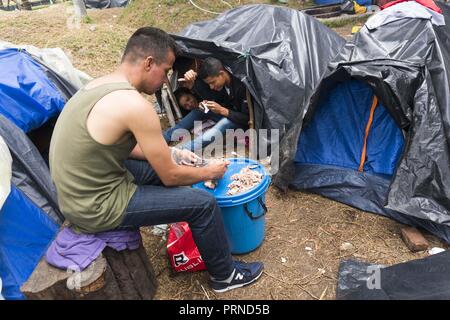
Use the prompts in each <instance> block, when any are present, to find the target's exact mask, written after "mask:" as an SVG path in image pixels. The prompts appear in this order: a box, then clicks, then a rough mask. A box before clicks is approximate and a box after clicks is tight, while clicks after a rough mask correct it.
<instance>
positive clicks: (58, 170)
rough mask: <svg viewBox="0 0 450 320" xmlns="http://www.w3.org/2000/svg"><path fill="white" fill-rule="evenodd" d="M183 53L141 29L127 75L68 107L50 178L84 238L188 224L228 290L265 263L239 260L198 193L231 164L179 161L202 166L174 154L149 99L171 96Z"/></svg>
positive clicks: (208, 201) (211, 201) (127, 59)
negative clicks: (164, 91)
mask: <svg viewBox="0 0 450 320" xmlns="http://www.w3.org/2000/svg"><path fill="white" fill-rule="evenodd" d="M176 53H177V48H176V44H175V42H174V40H173V39H172V38H171V37H170V36H169V35H168V34H167V33H165V32H164V31H162V30H159V29H156V28H151V27H145V28H141V29H139V30H137V31H136V32H135V33H134V34H133V35H132V36H131V38H130V39H129V41H128V43H127V45H126V48H125V52H124V54H123V57H122V62H121V64H120V65H119V67H118V68H117V70H116V71H114V72H113V73H111V74H109V75H106V76H104V77H101V78H98V79H95V80H93V81H91V82H90V83H89V84H87V85H86V86H85V87H84V88H82V89H80V90H79V91H78V92H77V93H76V94H75V95H74V96H73V97H72V98H71V99H70V100H69V101H68V102H67V104H66V106H65V107H64V110H63V111H62V113H61V115H60V116H59V118H58V120H57V123H56V125H55V129H54V132H53V136H52V139H51V143H50V155H49V160H50V172H51V176H52V180H53V181H54V183H55V186H56V189H57V195H58V203H59V206H60V209H61V211H62V213H63V214H64V216H65V217H66V219H67V220H69V221H70V222H71V224H72V226H73V229H74V230H75V231H77V232H81V233H97V232H102V231H108V230H121V229H124V230H129V229H138V228H139V227H140V226H149V225H157V224H167V223H173V222H179V221H187V222H188V223H189V226H190V228H191V230H192V233H193V237H194V240H195V242H196V244H197V246H198V249H199V251H200V253H201V255H202V258H203V260H204V261H205V265H206V267H207V269H208V272H209V274H210V281H209V283H210V285H211V287H212V289H213V290H215V291H216V292H224V291H228V290H230V289H234V288H238V287H242V286H244V285H247V284H250V283H252V282H254V281H256V280H257V279H258V278H259V277H260V275H261V274H262V270H263V265H262V263H260V262H254V263H243V262H239V261H234V260H232V257H231V253H230V248H229V245H228V242H227V238H226V235H225V231H224V226H223V221H222V216H221V212H220V208H219V207H218V206H217V203H216V200H215V198H214V197H213V196H212V195H210V194H209V193H208V192H206V191H202V190H198V189H193V188H191V187H189V186H190V185H192V184H194V183H197V182H200V181H206V180H212V179H219V178H221V177H222V176H223V175H224V173H225V171H226V170H227V166H228V163H226V162H214V163H211V164H209V165H207V166H203V167H194V166H186V165H182V164H180V161H174V156H176V157H177V158H178V159H183V160H184V161H185V162H195V161H197V159H198V158H197V156H196V155H195V154H193V153H191V152H189V151H180V150H177V149H172V148H170V147H168V145H167V143H166V142H165V140H164V138H163V135H162V132H161V126H160V122H159V118H158V115H157V114H156V112H155V110H154V107H153V105H152V104H151V103H150V102H148V101H147V100H146V99H145V98H144V97H143V96H142V95H141V93H146V94H153V93H155V91H157V90H158V89H160V88H161V86H162V85H163V83H164V82H165V81H166V79H167V72H168V71H169V70H170V69H171V68H172V65H173V63H174V61H175V56H176Z"/></svg>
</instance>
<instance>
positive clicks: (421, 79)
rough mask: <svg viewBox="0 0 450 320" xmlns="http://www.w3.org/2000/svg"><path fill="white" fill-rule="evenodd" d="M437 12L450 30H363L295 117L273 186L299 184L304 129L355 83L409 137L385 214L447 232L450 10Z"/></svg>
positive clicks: (415, 26) (422, 23) (424, 25)
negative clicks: (328, 99)
mask: <svg viewBox="0 0 450 320" xmlns="http://www.w3.org/2000/svg"><path fill="white" fill-rule="evenodd" d="M438 5H439V6H440V7H441V8H442V10H443V16H444V18H445V21H446V25H445V26H436V25H433V24H432V23H431V21H430V20H426V19H412V18H404V19H400V20H397V21H394V22H390V23H388V24H385V25H381V26H379V27H378V28H376V29H371V30H369V28H367V27H366V26H365V27H363V28H362V29H361V31H360V32H359V33H358V34H357V35H355V37H354V38H353V39H352V40H351V41H349V42H348V43H347V44H346V45H345V46H344V48H343V49H342V50H341V52H340V53H339V55H338V56H337V57H336V58H335V59H334V60H333V61H332V62H331V63H330V64H329V66H328V70H327V72H326V73H325V75H324V78H323V80H322V81H321V83H320V84H319V86H318V88H317V89H316V90H315V92H314V94H313V96H312V98H311V101H310V102H309V105H308V108H307V113H306V115H305V117H304V118H303V117H302V116H301V115H299V116H298V118H297V120H296V123H295V126H294V127H292V128H291V130H290V131H289V132H288V133H287V134H286V135H285V137H284V139H283V141H282V145H281V150H282V152H281V157H282V159H281V160H280V162H281V170H280V172H279V173H278V175H277V176H276V177H275V179H274V183H275V184H276V185H278V186H279V187H281V188H286V187H287V186H288V185H289V184H291V183H292V182H293V179H297V178H298V179H300V177H297V178H296V175H295V169H296V167H295V165H294V162H293V158H294V156H295V153H296V148H297V141H298V137H299V134H300V132H301V129H302V125H303V122H305V123H307V122H308V120H309V119H311V117H312V116H313V114H314V110H315V107H317V106H318V105H319V104H320V102H321V98H323V97H324V96H325V95H326V92H327V91H328V90H330V88H333V87H334V86H335V85H336V84H338V83H340V82H343V81H346V80H348V79H350V78H354V79H357V80H360V81H362V82H364V83H366V84H367V85H369V86H370V87H371V88H372V89H373V90H374V92H375V94H376V95H377V96H378V98H379V100H380V101H381V102H382V103H383V105H384V106H385V107H386V109H387V110H388V111H389V113H390V115H391V116H392V117H393V119H394V120H395V122H396V123H397V125H398V126H399V127H400V128H402V130H403V132H404V134H405V141H406V144H405V148H404V151H403V154H402V157H401V159H400V161H399V164H398V166H397V170H396V172H395V174H394V176H393V177H392V180H391V181H390V184H389V185H388V190H387V191H386V195H387V196H386V197H385V198H384V199H382V203H383V206H384V208H385V209H386V210H392V211H395V212H398V213H401V214H403V215H406V216H409V217H412V218H418V219H421V220H423V221H426V222H428V221H430V222H433V223H435V224H437V225H441V226H445V227H448V226H450V152H449V142H450V81H449V79H450V21H449V19H450V5H448V4H443V3H439V4H438ZM300 147H301V146H300ZM366 194H367V193H366ZM447 240H448V237H447Z"/></svg>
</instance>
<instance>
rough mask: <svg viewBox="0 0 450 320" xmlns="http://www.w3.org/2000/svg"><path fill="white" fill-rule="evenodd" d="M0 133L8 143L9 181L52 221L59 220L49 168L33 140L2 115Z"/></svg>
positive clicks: (61, 217) (60, 219)
mask: <svg viewBox="0 0 450 320" xmlns="http://www.w3.org/2000/svg"><path fill="white" fill-rule="evenodd" d="M0 136H2V137H3V139H4V140H5V142H6V144H7V145H8V147H9V150H10V152H11V156H12V159H13V163H12V183H13V184H14V185H15V186H17V187H18V188H19V189H20V190H21V191H22V192H23V193H25V194H26V195H27V196H28V198H29V199H31V200H32V201H33V202H34V203H35V204H36V206H38V207H39V208H41V209H42V210H43V211H45V212H46V213H47V214H48V215H49V216H50V217H52V218H53V219H54V221H55V222H57V223H62V222H63V221H64V216H63V215H62V214H61V212H60V211H59V208H58V202H57V199H56V189H55V187H54V185H53V183H52V181H51V178H50V171H49V169H48V167H47V165H46V163H45V161H44V159H43V158H42V156H41V155H40V153H39V151H38V150H37V149H36V147H35V146H34V144H33V142H31V140H30V139H29V138H28V137H27V135H26V134H25V133H24V132H23V131H22V130H20V129H19V128H18V127H17V126H16V125H14V124H13V123H12V122H11V121H9V120H8V119H6V118H5V117H4V116H3V115H0Z"/></svg>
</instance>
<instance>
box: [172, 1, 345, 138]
mask: <svg viewBox="0 0 450 320" xmlns="http://www.w3.org/2000/svg"><path fill="white" fill-rule="evenodd" d="M173 37H174V38H175V40H176V41H177V43H178V44H179V46H180V47H181V51H182V56H186V57H190V58H200V59H203V58H206V57H209V56H214V57H216V58H218V59H220V60H221V61H222V62H223V63H224V65H225V66H226V68H228V69H229V71H230V72H231V73H232V74H233V75H234V76H235V77H237V78H238V79H240V80H241V81H242V82H243V83H244V84H245V85H246V86H247V88H248V89H249V91H250V93H251V95H252V96H253V98H254V102H255V126H256V128H274V129H280V135H283V133H284V132H285V131H286V130H288V129H289V128H290V126H291V125H292V123H293V120H294V119H295V117H296V116H297V115H298V114H303V112H304V110H305V108H304V106H305V104H306V102H307V101H309V98H310V95H311V94H312V92H313V89H314V88H315V87H316V85H317V84H318V83H319V80H320V78H321V76H322V74H323V73H324V72H325V70H326V66H327V63H328V62H329V61H330V60H331V59H332V58H333V57H334V56H335V55H336V54H337V53H338V51H339V49H340V48H341V47H342V46H343V45H344V43H345V42H344V39H342V38H341V37H340V36H339V35H338V34H336V33H335V32H334V31H332V30H331V29H329V28H327V27H326V26H324V25H323V24H321V23H320V22H318V21H317V20H316V19H314V18H312V17H310V16H308V15H305V14H303V13H301V12H299V11H297V10H292V9H288V8H284V7H277V6H269V5H248V6H241V7H238V8H235V9H231V10H228V11H226V12H225V13H223V14H221V15H220V16H218V17H217V18H216V19H214V20H209V21H203V22H198V23H194V24H192V25H190V26H188V27H186V28H185V29H184V30H183V31H181V33H179V34H178V35H173Z"/></svg>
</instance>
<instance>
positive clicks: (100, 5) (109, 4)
mask: <svg viewBox="0 0 450 320" xmlns="http://www.w3.org/2000/svg"><path fill="white" fill-rule="evenodd" d="M84 2H85V4H86V8H88V9H106V8H117V7H126V6H127V5H128V3H130V2H131V1H130V0H85V1H84Z"/></svg>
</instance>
